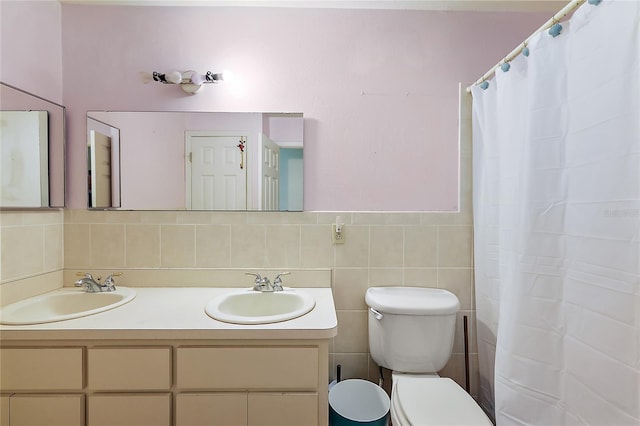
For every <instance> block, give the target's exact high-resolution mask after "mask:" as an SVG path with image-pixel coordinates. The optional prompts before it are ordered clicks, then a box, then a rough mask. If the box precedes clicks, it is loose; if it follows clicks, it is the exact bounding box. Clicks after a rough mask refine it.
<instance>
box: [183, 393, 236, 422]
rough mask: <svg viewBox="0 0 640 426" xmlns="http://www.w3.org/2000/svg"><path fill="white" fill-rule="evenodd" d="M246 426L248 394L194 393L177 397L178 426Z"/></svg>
mask: <svg viewBox="0 0 640 426" xmlns="http://www.w3.org/2000/svg"><path fill="white" fill-rule="evenodd" d="M215 425H224V426H246V425H247V394H246V393H245V392H242V393H222V392H221V393H194V394H178V395H177V396H176V426H215Z"/></svg>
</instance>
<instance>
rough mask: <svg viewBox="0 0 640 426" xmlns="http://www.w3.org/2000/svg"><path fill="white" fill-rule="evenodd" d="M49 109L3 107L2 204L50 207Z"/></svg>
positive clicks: (0, 130)
mask: <svg viewBox="0 0 640 426" xmlns="http://www.w3.org/2000/svg"><path fill="white" fill-rule="evenodd" d="M48 144H49V136H48V120H47V111H0V147H1V156H0V158H2V169H1V175H2V178H1V180H0V207H48V206H49V167H48V161H49V156H48Z"/></svg>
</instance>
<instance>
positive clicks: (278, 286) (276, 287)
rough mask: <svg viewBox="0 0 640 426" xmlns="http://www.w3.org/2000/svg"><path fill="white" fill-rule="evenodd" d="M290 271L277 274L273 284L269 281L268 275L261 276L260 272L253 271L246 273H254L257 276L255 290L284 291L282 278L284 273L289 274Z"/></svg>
mask: <svg viewBox="0 0 640 426" xmlns="http://www.w3.org/2000/svg"><path fill="white" fill-rule="evenodd" d="M289 274H290V272H281V273H279V274H278V275H276V277H275V279H274V280H273V285H272V284H271V282H270V281H269V278H267V277H261V276H260V274H254V273H252V272H246V273H245V275H253V276H254V277H256V279H255V281H254V282H253V291H261V292H263V293H265V292H269V293H271V292H274V291H282V278H280V277H281V276H282V275H289Z"/></svg>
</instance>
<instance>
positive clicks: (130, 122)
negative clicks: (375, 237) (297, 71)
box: [87, 111, 303, 211]
mask: <svg viewBox="0 0 640 426" xmlns="http://www.w3.org/2000/svg"><path fill="white" fill-rule="evenodd" d="M97 139H100V140H101V142H100V146H102V148H98V147H97V146H95V145H96V144H97ZM92 144H93V146H92ZM87 145H88V162H87V163H88V170H89V175H88V176H87V182H88V183H87V185H88V199H89V208H120V209H123V210H234V211H237V210H270V211H302V210H303V192H302V189H303V115H302V113H263V112H258V113H247V112H240V113H232V112H131V111H128V112H124V111H123V112H114V111H90V112H88V113H87ZM108 146H110V149H109V148H108ZM100 152H102V154H103V155H102V160H101V159H99V158H98V156H97V155H96V154H98V153H100ZM99 200H100V201H99ZM105 204H110V205H109V206H107V205H105Z"/></svg>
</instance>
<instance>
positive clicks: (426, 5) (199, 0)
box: [59, 0, 568, 14]
mask: <svg viewBox="0 0 640 426" xmlns="http://www.w3.org/2000/svg"><path fill="white" fill-rule="evenodd" d="M59 1H60V2H61V3H73V4H112V5H130V6H212V7H216V6H218V7H220V6H222V7H224V6H227V7H228V6H233V7H305V8H337V9H409V10H452V11H453V10H456V11H483V12H490V11H504V12H549V13H550V14H553V13H555V12H557V11H559V10H560V9H562V8H563V7H564V6H565V5H566V4H567V3H568V0H563V1H559V0H59Z"/></svg>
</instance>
